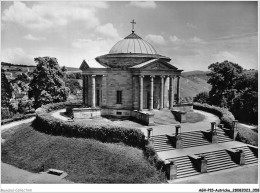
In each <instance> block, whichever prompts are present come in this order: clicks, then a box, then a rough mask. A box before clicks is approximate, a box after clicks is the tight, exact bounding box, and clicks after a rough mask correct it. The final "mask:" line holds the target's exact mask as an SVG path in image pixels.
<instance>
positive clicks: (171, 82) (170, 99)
mask: <svg viewBox="0 0 260 193" xmlns="http://www.w3.org/2000/svg"><path fill="white" fill-rule="evenodd" d="M173 79H174V77H172V76H169V90H170V98H169V109H171V108H172V106H173V98H174V94H173Z"/></svg>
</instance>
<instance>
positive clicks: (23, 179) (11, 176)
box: [1, 162, 73, 184]
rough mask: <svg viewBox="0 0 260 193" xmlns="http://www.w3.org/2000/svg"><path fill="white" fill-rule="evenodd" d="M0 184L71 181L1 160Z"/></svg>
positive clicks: (60, 182) (63, 182)
mask: <svg viewBox="0 0 260 193" xmlns="http://www.w3.org/2000/svg"><path fill="white" fill-rule="evenodd" d="M1 183H2V184H68V183H73V182H70V181H68V180H65V179H60V178H59V177H56V176H54V175H49V174H48V175H45V174H36V173H31V172H28V171H26V170H22V169H19V168H17V167H14V166H12V165H9V164H6V163H3V162H1Z"/></svg>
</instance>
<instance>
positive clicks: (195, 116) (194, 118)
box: [186, 112, 205, 123]
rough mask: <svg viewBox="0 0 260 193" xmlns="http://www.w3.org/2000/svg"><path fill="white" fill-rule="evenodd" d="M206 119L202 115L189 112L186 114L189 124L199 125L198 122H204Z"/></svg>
mask: <svg viewBox="0 0 260 193" xmlns="http://www.w3.org/2000/svg"><path fill="white" fill-rule="evenodd" d="M204 119H205V116H204V115H202V114H200V113H195V112H187V114H186V120H187V123H197V122H200V121H203V120H204Z"/></svg>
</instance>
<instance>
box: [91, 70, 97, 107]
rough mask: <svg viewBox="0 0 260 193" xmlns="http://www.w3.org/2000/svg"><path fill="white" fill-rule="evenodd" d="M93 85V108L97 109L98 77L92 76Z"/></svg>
mask: <svg viewBox="0 0 260 193" xmlns="http://www.w3.org/2000/svg"><path fill="white" fill-rule="evenodd" d="M91 79H92V81H91V83H92V107H93V108H95V107H96V75H92V76H91Z"/></svg>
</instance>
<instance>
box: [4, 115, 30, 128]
mask: <svg viewBox="0 0 260 193" xmlns="http://www.w3.org/2000/svg"><path fill="white" fill-rule="evenodd" d="M34 119H35V117H31V118H29V119H24V120H21V121H15V122H12V123H8V124H5V125H1V131H3V130H5V129H9V128H11V127H14V126H17V125H20V124H23V123H29V122H32V121H33V120H34Z"/></svg>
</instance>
